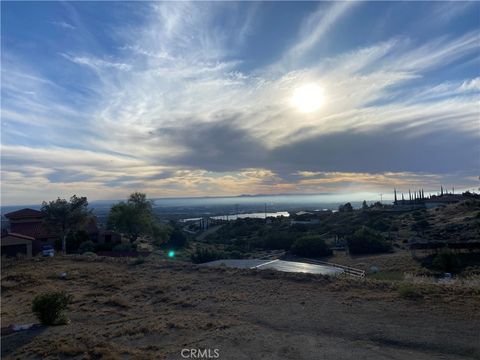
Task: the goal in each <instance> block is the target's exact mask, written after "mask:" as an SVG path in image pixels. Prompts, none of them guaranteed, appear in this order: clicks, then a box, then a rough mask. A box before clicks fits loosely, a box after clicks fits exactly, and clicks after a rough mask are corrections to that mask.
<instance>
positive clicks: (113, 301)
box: [104, 295, 130, 309]
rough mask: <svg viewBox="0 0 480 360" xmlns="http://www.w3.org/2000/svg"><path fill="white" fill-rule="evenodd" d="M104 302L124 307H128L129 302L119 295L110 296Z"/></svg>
mask: <svg viewBox="0 0 480 360" xmlns="http://www.w3.org/2000/svg"><path fill="white" fill-rule="evenodd" d="M104 304H105V305H109V306H116V307H120V308H124V309H128V308H130V303H129V302H128V300H127V299H125V298H124V297H121V296H119V295H115V296H112V297H110V298H109V299H107V300H106V301H105V302H104Z"/></svg>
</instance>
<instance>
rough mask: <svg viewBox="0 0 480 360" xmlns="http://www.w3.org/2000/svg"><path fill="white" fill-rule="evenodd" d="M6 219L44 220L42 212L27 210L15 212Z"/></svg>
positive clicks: (7, 215)
mask: <svg viewBox="0 0 480 360" xmlns="http://www.w3.org/2000/svg"><path fill="white" fill-rule="evenodd" d="M5 217H6V218H7V219H9V220H12V219H24V218H26V219H30V218H42V217H43V213H42V212H41V211H38V210H34V209H29V208H25V209H21V210H17V211H13V212H11V213H8V214H5Z"/></svg>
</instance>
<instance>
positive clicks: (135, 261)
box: [132, 256, 145, 265]
mask: <svg viewBox="0 0 480 360" xmlns="http://www.w3.org/2000/svg"><path fill="white" fill-rule="evenodd" d="M144 262H145V258H144V257H143V256H139V257H137V258H136V259H135V260H134V261H132V265H142V264H143V263H144Z"/></svg>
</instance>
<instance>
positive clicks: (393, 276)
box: [368, 271, 404, 281]
mask: <svg viewBox="0 0 480 360" xmlns="http://www.w3.org/2000/svg"><path fill="white" fill-rule="evenodd" d="M368 277H369V278H370V279H375V280H384V281H403V279H404V274H403V272H400V271H380V272H377V273H374V274H369V275H368Z"/></svg>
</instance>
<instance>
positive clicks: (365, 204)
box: [362, 200, 368, 210]
mask: <svg viewBox="0 0 480 360" xmlns="http://www.w3.org/2000/svg"><path fill="white" fill-rule="evenodd" d="M362 210H368V205H367V201H366V200H363V203H362Z"/></svg>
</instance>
